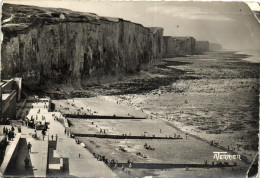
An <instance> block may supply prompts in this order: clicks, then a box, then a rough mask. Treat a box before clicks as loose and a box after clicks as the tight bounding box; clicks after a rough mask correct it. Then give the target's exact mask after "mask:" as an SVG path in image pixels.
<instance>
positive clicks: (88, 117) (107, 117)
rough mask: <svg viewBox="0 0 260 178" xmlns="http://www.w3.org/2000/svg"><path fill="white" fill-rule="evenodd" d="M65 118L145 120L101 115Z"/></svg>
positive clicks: (72, 115) (66, 115) (73, 115)
mask: <svg viewBox="0 0 260 178" xmlns="http://www.w3.org/2000/svg"><path fill="white" fill-rule="evenodd" d="M64 116H65V117H69V118H76V119H77V118H78V119H82V118H84V119H146V118H145V117H124V116H101V115H77V114H64Z"/></svg>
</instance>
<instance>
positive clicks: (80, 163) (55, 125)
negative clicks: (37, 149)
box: [49, 118, 116, 178]
mask: <svg viewBox="0 0 260 178" xmlns="http://www.w3.org/2000/svg"><path fill="white" fill-rule="evenodd" d="M64 130H65V129H64V127H63V126H62V125H61V124H60V123H59V122H58V121H55V120H54V118H51V119H50V125H49V139H50V140H52V138H51V136H52V135H53V140H55V141H56V137H55V136H56V134H57V135H58V138H57V145H56V153H57V154H59V155H60V156H61V157H62V158H68V162H67V163H66V162H65V161H64V164H68V165H64V167H69V175H66V176H77V177H108V178H109V177H116V174H115V173H113V172H112V170H111V169H110V168H109V167H108V166H106V165H105V164H104V163H103V162H101V161H97V159H95V158H94V157H93V155H92V154H91V153H90V152H89V151H88V150H87V149H85V148H83V147H82V146H81V145H78V144H76V143H75V140H74V139H72V138H69V137H67V134H65V133H64ZM79 154H80V157H79ZM64 176H65V175H64Z"/></svg>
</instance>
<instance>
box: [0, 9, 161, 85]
mask: <svg viewBox="0 0 260 178" xmlns="http://www.w3.org/2000/svg"><path fill="white" fill-rule="evenodd" d="M3 10H4V9H3ZM14 14H15V13H14ZM64 18H65V16H64V17H63V18H61V19H60V21H59V20H57V19H56V20H54V22H53V19H48V22H49V21H50V20H52V21H51V23H46V20H45V19H44V20H42V19H41V21H39V22H38V23H36V25H35V24H34V25H31V26H29V27H28V28H25V29H24V28H23V29H22V30H21V31H19V30H18V31H17V28H11V27H12V26H11V27H10V24H9V26H8V24H7V25H6V26H5V27H4V28H3V29H4V30H3V34H4V41H3V43H2V77H3V78H8V77H13V76H22V77H23V79H24V80H23V81H24V83H25V84H28V85H30V84H38V83H40V82H68V83H77V84H81V85H82V86H85V85H89V84H93V83H95V84H98V83H100V82H109V80H110V79H111V80H113V79H116V78H117V76H118V75H125V74H128V73H133V72H138V71H139V70H141V69H149V68H150V67H151V66H152V65H153V64H155V63H157V62H159V61H161V58H162V51H163V50H162V47H163V46H162V44H163V41H162V36H163V29H161V28H160V29H157V30H154V29H149V28H145V27H143V26H142V25H139V24H134V23H131V22H128V21H124V20H122V19H116V20H114V21H113V20H107V19H100V20H98V22H96V21H90V22H88V21H82V20H81V21H80V20H79V21H78V20H77V21H75V20H74V21H71V20H68V19H67V20H66V19H64ZM18 29H19V28H18Z"/></svg>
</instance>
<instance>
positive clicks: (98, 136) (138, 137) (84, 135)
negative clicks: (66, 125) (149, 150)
mask: <svg viewBox="0 0 260 178" xmlns="http://www.w3.org/2000/svg"><path fill="white" fill-rule="evenodd" d="M74 137H97V138H112V139H163V140H180V139H182V138H174V137H145V136H134V135H133V136H132V135H101V134H77V133H76V134H74Z"/></svg>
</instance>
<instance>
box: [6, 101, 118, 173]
mask: <svg viewBox="0 0 260 178" xmlns="http://www.w3.org/2000/svg"><path fill="white" fill-rule="evenodd" d="M46 105H47V106H48V107H49V105H48V103H46V104H45V103H44V102H39V103H37V102H36V103H27V107H25V109H24V110H23V111H22V112H23V114H25V116H27V117H29V118H30V117H31V116H33V117H34V118H35V117H36V115H37V118H38V121H41V122H42V123H44V122H45V121H47V122H48V123H50V124H49V125H48V127H49V129H48V130H47V135H46V136H45V138H44V139H43V136H42V134H41V130H37V131H36V133H37V138H33V137H32V135H33V134H35V130H34V129H31V128H27V127H26V126H21V130H22V133H21V134H20V135H21V138H20V141H19V146H18V154H17V157H16V160H15V162H13V163H12V167H8V168H7V169H6V172H5V176H26V177H28V176H30V177H48V176H63V177H64V176H66V177H74V176H76V177H106V178H110V177H111V178H112V177H117V176H116V174H115V173H114V172H113V171H112V170H111V169H110V168H109V167H108V166H106V165H105V164H104V163H103V162H101V161H98V160H97V159H95V158H94V157H93V155H92V154H91V153H90V152H89V151H88V150H87V149H86V148H83V147H82V146H81V145H78V144H76V143H75V140H74V139H73V138H69V137H67V134H65V133H64V130H65V128H64V127H63V125H62V124H61V123H60V122H58V121H57V120H56V121H55V120H54V117H55V116H57V117H59V118H60V117H61V113H59V112H48V107H46ZM31 106H33V107H31ZM39 109H40V112H39ZM26 113H28V114H27V115H26ZM42 116H44V117H45V119H44V120H42ZM9 127H11V126H9ZM15 132H16V133H17V127H15ZM56 134H57V136H58V137H57V142H56ZM52 135H53V139H52V137H51V136H52ZM28 142H30V143H31V144H32V149H31V153H29V151H28V148H27V145H28ZM53 143H54V144H53ZM50 145H51V146H50ZM53 145H55V146H54V147H53ZM54 148H55V149H56V150H54ZM8 149H9V146H8V148H7V150H6V152H8ZM48 149H49V151H50V150H51V151H52V152H53V153H51V154H49V153H48ZM79 154H80V157H79ZM48 155H51V156H52V158H50V157H49V158H48ZM26 157H27V158H28V159H29V160H30V167H29V168H27V169H25V164H24V159H25V158H26ZM60 158H62V159H60ZM48 159H49V161H48ZM53 160H56V163H57V164H51V163H53ZM48 162H49V165H48ZM50 162H51V163H50ZM57 165H58V166H57ZM48 167H49V170H48ZM55 169H56V170H55ZM53 170H54V171H53ZM53 173H56V174H53Z"/></svg>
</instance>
